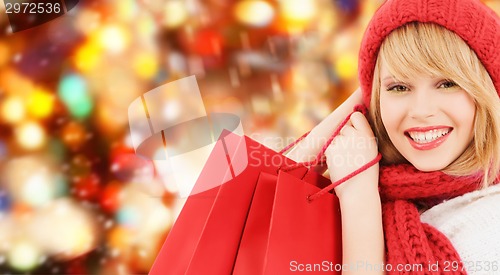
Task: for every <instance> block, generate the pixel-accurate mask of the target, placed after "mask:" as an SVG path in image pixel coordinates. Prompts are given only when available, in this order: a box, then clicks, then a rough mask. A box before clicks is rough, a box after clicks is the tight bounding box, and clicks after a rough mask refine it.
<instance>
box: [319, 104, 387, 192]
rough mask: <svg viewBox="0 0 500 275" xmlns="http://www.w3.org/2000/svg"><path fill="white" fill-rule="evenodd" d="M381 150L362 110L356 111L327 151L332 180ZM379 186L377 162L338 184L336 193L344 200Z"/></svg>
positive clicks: (372, 157)
mask: <svg viewBox="0 0 500 275" xmlns="http://www.w3.org/2000/svg"><path fill="white" fill-rule="evenodd" d="M377 154H378V148H377V142H376V139H375V137H374V135H373V131H372V129H371V127H370V124H369V123H368V121H367V120H366V118H365V116H364V115H363V114H362V113H360V112H355V113H353V114H352V115H351V118H350V120H349V122H348V123H347V124H346V125H345V126H344V127H343V128H342V130H341V131H340V134H339V135H338V136H337V137H336V138H335V139H334V140H333V142H332V143H331V144H330V146H328V148H327V150H326V152H325V156H326V158H327V161H326V163H327V165H328V170H329V172H330V178H331V180H332V182H335V181H337V180H339V179H341V178H343V177H344V176H346V175H348V174H350V173H352V172H353V171H355V170H357V169H358V168H360V167H361V166H363V165H365V164H366V163H368V162H370V161H371V160H373V159H374V158H375V157H377ZM354 179H356V180H354ZM377 186H378V164H375V165H373V166H371V167H369V168H368V169H367V170H365V171H363V172H361V173H360V174H358V175H356V176H355V177H354V178H352V179H350V180H348V181H346V182H344V183H342V184H340V185H339V186H337V187H336V188H335V193H336V194H337V196H338V197H339V199H341V200H342V199H343V198H345V197H346V196H349V197H351V194H352V195H353V196H356V194H358V193H359V192H374V191H376V190H377V188H378V187H377ZM377 193H378V192H377ZM377 195H378V194H377Z"/></svg>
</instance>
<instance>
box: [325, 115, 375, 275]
mask: <svg viewBox="0 0 500 275" xmlns="http://www.w3.org/2000/svg"><path fill="white" fill-rule="evenodd" d="M377 154H378V150H377V142H376V140H375V137H374V136H373V131H372V129H371V128H370V124H368V121H367V120H366V118H365V117H364V116H363V114H361V113H359V112H356V113H354V114H352V115H351V118H350V120H349V122H348V123H347V124H346V125H345V126H344V127H343V128H342V130H341V131H340V134H339V136H337V137H336V138H335V139H334V140H333V142H332V144H330V146H328V148H327V150H326V152H325V155H326V158H327V161H326V163H327V165H328V169H329V171H330V178H331V179H332V182H335V181H336V180H339V179H341V178H343V177H344V176H346V175H348V174H350V173H352V172H353V171H355V170H357V169H358V168H360V167H361V166H363V165H365V164H366V163H368V162H370V161H371V160H373V159H374V158H375V157H376V156H377ZM378 168H379V166H378V163H376V164H375V165H373V166H371V167H369V168H368V169H367V170H365V171H363V172H361V173H360V174H358V175H356V176H354V177H353V178H351V179H349V180H348V181H346V182H344V183H342V184H340V185H339V186H337V187H335V193H336V194H337V197H338V198H339V201H340V211H341V212H342V215H341V217H342V262H343V263H344V264H350V263H359V262H363V263H366V264H367V265H370V266H375V265H381V264H383V262H384V232H383V227H382V206H381V202H380V195H379V193H378V172H379V170H378ZM342 274H349V275H351V274H384V272H383V271H380V270H373V269H369V268H360V269H357V270H347V271H345V272H342Z"/></svg>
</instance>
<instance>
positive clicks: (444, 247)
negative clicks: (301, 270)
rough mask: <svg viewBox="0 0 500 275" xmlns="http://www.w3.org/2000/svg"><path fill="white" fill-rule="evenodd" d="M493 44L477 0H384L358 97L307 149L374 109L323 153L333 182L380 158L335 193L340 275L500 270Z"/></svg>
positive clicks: (495, 35)
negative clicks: (356, 109)
mask: <svg viewBox="0 0 500 275" xmlns="http://www.w3.org/2000/svg"><path fill="white" fill-rule="evenodd" d="M498 48H500V19H499V18H498V16H497V15H496V14H495V13H494V12H493V11H491V10H490V9H488V8H487V7H486V6H485V5H484V4H482V3H481V2H480V1H478V0H439V1H438V0H388V1H386V2H385V3H384V4H383V5H382V6H381V7H380V8H379V10H378V11H377V12H376V14H375V15H374V17H373V18H372V20H371V22H370V24H369V26H368V28H367V30H366V33H365V36H364V38H363V42H362V45H361V50H360V59H359V77H360V84H361V90H360V91H356V92H355V93H354V94H353V95H352V96H351V97H350V98H349V99H348V100H347V101H346V102H345V103H344V104H343V105H342V106H340V107H339V108H338V109H337V110H336V111H335V112H334V113H332V114H331V115H330V116H329V117H328V118H326V119H325V120H324V121H323V122H322V123H321V124H319V125H318V126H317V127H316V128H315V129H313V131H312V133H311V135H310V137H308V139H309V140H307V139H305V140H304V141H303V143H305V144H307V143H308V142H310V141H311V140H313V139H317V138H321V137H325V136H328V134H329V133H331V129H332V128H334V125H338V123H339V121H340V120H341V119H342V118H343V117H345V116H346V115H347V114H349V112H350V110H351V109H352V107H353V106H354V105H355V104H358V103H363V104H364V105H365V106H367V107H369V117H368V119H367V118H365V117H364V116H363V115H362V114H361V113H354V114H353V115H352V116H351V119H350V121H349V123H348V124H347V125H346V126H345V127H344V128H343V129H342V130H341V133H340V135H339V136H338V137H336V138H335V139H334V140H333V142H332V144H331V145H330V146H329V147H328V149H327V151H326V156H327V164H328V169H329V172H330V176H331V179H332V181H335V180H337V179H340V178H342V177H343V176H345V175H347V174H349V173H350V172H352V171H354V170H356V169H358V168H359V167H361V166H362V165H363V164H364V163H367V162H368V161H370V160H372V159H374V158H375V157H376V155H377V153H378V151H380V152H381V154H382V157H383V158H382V161H381V163H380V165H374V166H372V167H370V168H369V169H367V170H365V171H364V172H362V173H360V174H358V175H357V176H355V177H354V178H352V179H350V180H348V181H347V182H345V183H343V184H341V185H340V186H338V187H337V188H336V189H335V192H336V194H337V196H338V197H339V200H340V204H341V210H342V227H343V228H342V229H343V231H342V232H343V263H344V264H346V265H345V266H346V267H347V268H345V269H344V270H343V274H385V273H389V274H414V273H418V274H441V273H447V274H448V273H449V274H500V186H498V185H496V183H497V182H498V178H499V170H500V99H499V94H500V53H499V52H498ZM311 144H313V143H311ZM317 150H318V148H314V147H312V146H307V145H306V146H298V147H297V149H296V150H294V151H293V152H291V154H290V156H291V157H292V158H294V159H297V160H301V161H303V160H307V159H308V156H309V155H314V153H315V152H316V151H317ZM360 160H363V161H360ZM436 272H437V273H436Z"/></svg>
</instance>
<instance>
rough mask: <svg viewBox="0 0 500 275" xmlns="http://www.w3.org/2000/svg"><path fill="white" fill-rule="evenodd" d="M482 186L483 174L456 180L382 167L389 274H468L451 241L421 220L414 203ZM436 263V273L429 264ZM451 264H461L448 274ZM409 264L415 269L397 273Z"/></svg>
mask: <svg viewBox="0 0 500 275" xmlns="http://www.w3.org/2000/svg"><path fill="white" fill-rule="evenodd" d="M480 183H481V176H480V175H473V176H467V177H454V176H450V175H446V174H444V173H442V172H440V171H435V172H421V171H419V170H417V169H416V168H415V167H413V166H412V165H408V164H399V165H391V166H382V167H381V168H380V181H379V186H380V195H381V198H382V222H383V226H384V236H385V244H386V245H385V246H386V263H387V264H390V265H392V267H393V270H392V271H389V274H441V273H446V274H467V273H466V271H465V269H464V267H463V265H462V263H461V261H460V256H459V255H458V253H457V252H456V251H455V248H454V247H453V245H452V244H451V243H450V241H449V240H448V238H446V236H444V235H443V234H442V233H441V232H439V231H438V230H437V229H435V228H434V227H432V226H430V225H428V224H425V223H422V222H421V221H420V214H419V212H418V209H417V207H416V206H415V204H413V203H412V201H414V200H418V201H419V202H427V203H432V202H438V201H442V200H446V199H451V198H454V197H456V196H459V195H462V194H465V193H468V192H471V191H473V190H476V189H478V188H479V187H480ZM436 263H437V266H438V267H439V272H437V273H436V271H435V270H430V269H429V264H436ZM449 263H458V264H459V266H458V268H457V269H456V271H453V270H448V271H446V272H445V270H444V268H445V267H446V266H448V268H449ZM406 264H409V265H411V267H412V268H413V269H412V270H411V271H407V272H403V271H398V270H396V267H397V266H398V265H406ZM447 264H448V265H447ZM418 267H421V269H418ZM450 269H451V268H450Z"/></svg>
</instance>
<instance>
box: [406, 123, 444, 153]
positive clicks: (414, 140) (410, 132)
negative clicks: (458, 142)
mask: <svg viewBox="0 0 500 275" xmlns="http://www.w3.org/2000/svg"><path fill="white" fill-rule="evenodd" d="M451 131H453V128H452V127H448V126H431V127H414V128H410V129H407V130H406V131H405V132H404V134H405V136H406V137H407V138H408V141H409V142H410V144H411V146H413V148H415V149H417V150H431V149H434V148H436V147H438V146H439V145H441V144H442V143H443V142H445V141H446V139H447V138H448V136H449V134H450V133H451Z"/></svg>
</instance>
